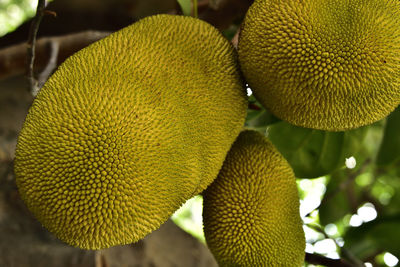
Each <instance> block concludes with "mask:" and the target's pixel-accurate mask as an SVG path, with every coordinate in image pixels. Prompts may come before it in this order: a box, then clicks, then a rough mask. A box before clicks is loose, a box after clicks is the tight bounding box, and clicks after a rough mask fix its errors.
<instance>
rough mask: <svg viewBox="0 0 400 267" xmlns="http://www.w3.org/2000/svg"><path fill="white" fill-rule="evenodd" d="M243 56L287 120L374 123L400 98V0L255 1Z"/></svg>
mask: <svg viewBox="0 0 400 267" xmlns="http://www.w3.org/2000/svg"><path fill="white" fill-rule="evenodd" d="M239 61H240V65H241V67H242V69H243V72H244V75H245V78H246V80H247V82H248V83H249V85H250V87H251V88H252V90H253V92H254V94H255V96H256V97H257V99H258V100H259V101H260V102H261V103H262V104H263V105H264V106H265V107H266V108H267V109H269V110H270V111H271V112H272V113H274V114H275V115H276V116H277V117H279V118H281V119H284V120H286V121H288V122H290V123H292V124H295V125H298V126H303V127H309V128H314V129H322V130H333V131H338V130H347V129H351V128H357V127H359V126H362V125H367V124H370V123H372V122H375V121H377V120H379V119H381V118H383V117H385V116H387V115H388V114H389V113H390V112H391V111H393V110H394V109H395V108H396V106H398V105H399V103H400V1H398V0H332V1H328V2H327V1H325V0H305V1H300V0H288V1H279V0H256V1H255V2H254V4H253V5H252V6H251V7H250V9H249V11H248V13H247V15H246V18H245V20H244V24H243V27H242V31H241V34H240V40H239Z"/></svg>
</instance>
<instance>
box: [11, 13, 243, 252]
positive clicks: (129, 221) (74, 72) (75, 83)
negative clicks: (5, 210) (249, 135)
mask: <svg viewBox="0 0 400 267" xmlns="http://www.w3.org/2000/svg"><path fill="white" fill-rule="evenodd" d="M242 85H243V82H242V81H241V78H240V74H239V72H238V70H237V58H236V55H235V53H234V49H233V48H232V46H231V45H230V43H229V42H228V41H227V40H226V39H225V38H224V37H223V36H222V35H221V34H220V33H219V32H218V31H217V30H216V29H215V28H213V27H212V26H211V25H209V24H207V23H205V22H202V21H200V20H196V19H193V18H189V17H183V16H169V15H158V16H153V17H148V18H145V19H143V20H141V21H139V22H137V23H135V24H133V25H132V26H129V27H127V28H124V29H122V30H120V31H118V32H116V33H114V34H112V35H110V36H109V37H107V38H105V39H103V40H100V41H98V42H96V43H94V44H92V45H90V46H89V47H87V48H85V49H83V50H81V51H79V52H78V53H76V54H75V55H73V56H71V57H70V58H69V59H67V60H66V61H65V63H64V64H62V65H61V66H60V67H59V69H58V70H57V71H56V72H55V73H54V75H52V77H51V78H50V79H49V80H48V82H47V83H46V84H45V86H44V87H43V88H42V90H41V91H40V93H39V95H38V96H37V98H36V99H35V101H34V103H33V105H32V107H31V109H30V111H29V113H28V116H27V118H26V121H25V123H24V126H23V129H22V131H21V133H20V136H19V139H18V145H17V150H16V161H15V173H16V179H17V185H18V188H19V192H20V194H21V197H22V199H23V200H24V202H25V203H26V205H27V206H28V208H29V209H30V210H31V211H32V212H33V214H34V215H35V216H36V217H37V218H38V220H39V221H40V222H41V223H42V224H43V225H44V226H45V227H46V228H47V229H48V230H50V231H51V232H53V233H54V234H55V235H56V236H57V237H59V238H60V239H61V240H63V241H65V242H67V243H69V244H71V245H74V246H78V247H81V248H85V249H100V248H106V247H110V246H114V245H118V244H127V243H132V242H135V241H137V240H139V239H141V238H143V237H144V236H145V235H146V234H148V233H150V232H151V231H153V230H154V229H156V228H158V227H159V226H160V225H161V224H162V223H163V222H164V221H166V220H167V218H168V217H169V216H170V215H171V214H172V213H173V212H174V211H175V210H176V209H177V208H179V206H180V205H181V204H182V203H183V202H184V201H185V200H187V199H189V198H190V197H192V196H193V195H195V194H197V193H199V192H201V191H202V190H204V189H205V188H206V187H207V186H208V185H209V184H210V183H211V182H212V181H213V180H214V179H215V177H216V176H217V174H218V171H219V169H220V168H221V166H222V163H223V160H224V158H225V156H226V153H227V152H228V150H229V148H230V146H231V145H232V143H233V142H234V140H235V138H236V137H237V135H238V134H239V132H240V130H241V128H242V126H243V123H244V118H245V113H246V107H247V105H246V104H247V102H246V94H245V90H244V88H243V86H242Z"/></svg>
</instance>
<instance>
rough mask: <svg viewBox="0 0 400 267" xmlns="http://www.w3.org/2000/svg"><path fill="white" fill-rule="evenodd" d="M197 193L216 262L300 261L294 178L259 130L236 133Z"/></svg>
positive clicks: (244, 266) (247, 265)
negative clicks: (216, 168) (216, 169)
mask: <svg viewBox="0 0 400 267" xmlns="http://www.w3.org/2000/svg"><path fill="white" fill-rule="evenodd" d="M203 197H204V207H203V220H204V234H205V238H206V241H207V245H208V246H209V248H210V250H211V252H212V253H213V254H214V256H215V258H216V260H217V262H218V263H219V264H220V266H221V267H224V266H226V267H233V266H237V267H239V266H240V267H253V266H258V267H262V266H268V267H271V266H291V267H292V266H302V263H303V262H304V256H305V252H304V251H305V237H304V231H303V228H302V220H301V218H300V215H299V195H298V191H297V187H296V180H295V177H294V174H293V171H292V169H291V168H290V166H289V164H288V163H287V161H286V160H285V159H284V158H283V156H282V155H281V154H279V152H278V151H277V150H276V149H275V147H273V145H272V143H271V142H270V141H269V140H267V139H266V138H265V137H264V136H263V135H262V134H260V133H258V132H256V131H250V130H245V131H243V132H242V133H241V134H240V135H239V137H238V138H237V140H236V141H235V143H234V144H233V146H232V148H231V150H230V151H229V153H228V155H227V157H226V159H225V162H224V164H223V166H222V169H221V171H220V173H219V175H218V177H217V179H215V180H214V182H213V183H212V184H211V185H210V186H209V187H208V188H207V189H206V190H205V192H204V194H203Z"/></svg>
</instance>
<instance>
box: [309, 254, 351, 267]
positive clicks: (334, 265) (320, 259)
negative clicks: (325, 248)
mask: <svg viewBox="0 0 400 267" xmlns="http://www.w3.org/2000/svg"><path fill="white" fill-rule="evenodd" d="M305 261H306V262H308V263H311V264H317V265H324V266H327V267H358V265H354V264H351V263H349V262H347V261H345V260H343V259H331V258H327V257H325V256H322V255H319V254H312V253H306V258H305Z"/></svg>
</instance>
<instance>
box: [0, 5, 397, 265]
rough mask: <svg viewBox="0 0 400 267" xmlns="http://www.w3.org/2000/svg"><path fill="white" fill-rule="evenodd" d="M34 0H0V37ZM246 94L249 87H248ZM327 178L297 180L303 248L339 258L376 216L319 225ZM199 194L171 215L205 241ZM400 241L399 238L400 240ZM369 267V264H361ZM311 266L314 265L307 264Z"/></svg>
mask: <svg viewBox="0 0 400 267" xmlns="http://www.w3.org/2000/svg"><path fill="white" fill-rule="evenodd" d="M36 5H37V0H0V36H3V35H5V34H7V33H8V32H11V31H13V30H15V29H16V28H17V27H18V26H19V25H20V24H21V23H22V22H23V21H25V20H27V19H28V18H30V17H32V16H33V15H34V12H35V8H36ZM248 94H249V95H251V90H250V88H248ZM356 164H357V159H355V158H354V157H351V158H348V159H346V162H345V166H346V167H347V168H349V169H352V168H354V167H355V166H356ZM329 179H330V177H320V178H317V179H298V180H297V185H298V189H299V194H300V198H301V201H300V214H301V217H302V219H303V221H304V231H305V234H306V240H307V245H306V251H307V252H309V253H318V254H322V255H325V256H327V257H330V258H334V259H335V258H339V251H340V249H341V247H343V245H344V240H343V238H342V236H343V235H344V233H345V230H346V229H348V228H349V227H350V228H352V227H360V226H361V225H363V224H364V223H367V222H370V221H373V220H375V218H377V215H378V213H377V210H376V208H375V207H374V205H373V204H372V203H368V202H366V203H363V204H362V205H361V206H360V207H359V208H358V209H357V213H355V214H347V215H345V216H344V217H343V219H341V220H339V221H337V222H335V223H330V224H328V225H326V226H325V227H321V224H320V219H319V210H318V207H319V205H320V204H321V200H322V199H323V197H324V195H325V193H326V189H327V183H328V182H329ZM355 182H356V184H357V185H359V186H371V192H372V194H373V196H374V197H375V198H376V199H378V200H379V203H380V204H381V205H383V206H385V205H387V204H388V203H389V202H390V200H391V198H392V196H393V195H394V192H395V189H394V188H393V186H392V184H393V183H388V182H387V181H385V177H381V178H378V180H377V181H376V180H374V179H373V176H372V174H371V172H364V173H362V174H361V175H358V176H357V177H356V178H355ZM202 202H203V200H202V197H201V196H196V197H194V198H192V199H190V200H189V201H187V203H186V204H184V205H183V206H182V207H181V208H180V209H179V210H178V211H177V212H176V213H175V214H174V215H173V216H172V219H173V221H174V222H175V223H176V224H177V225H179V226H180V227H181V228H183V229H184V230H186V231H187V232H189V233H190V234H192V235H193V236H195V237H196V238H198V239H199V240H200V241H201V242H205V239H204V234H203V227H202ZM399 242H400V241H399ZM377 262H378V263H379V264H381V265H382V266H397V265H398V262H399V260H398V259H397V258H396V257H395V256H393V255H392V254H390V253H388V252H385V251H384V252H382V253H381V254H379V255H378V256H377ZM364 265H365V266H372V264H371V263H368V262H366V263H364ZM306 266H314V265H309V264H308V265H306Z"/></svg>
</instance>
